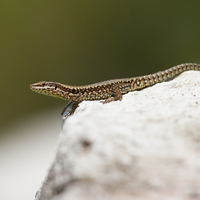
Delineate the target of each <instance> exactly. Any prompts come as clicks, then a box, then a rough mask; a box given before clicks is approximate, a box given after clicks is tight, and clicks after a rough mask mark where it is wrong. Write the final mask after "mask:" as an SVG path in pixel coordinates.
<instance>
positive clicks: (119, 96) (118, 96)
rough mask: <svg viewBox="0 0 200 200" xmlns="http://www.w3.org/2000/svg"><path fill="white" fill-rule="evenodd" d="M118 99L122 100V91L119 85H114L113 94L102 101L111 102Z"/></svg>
mask: <svg viewBox="0 0 200 200" xmlns="http://www.w3.org/2000/svg"><path fill="white" fill-rule="evenodd" d="M118 100H119V101H121V100H122V93H121V91H120V90H119V88H118V87H117V86H114V87H113V96H112V97H109V98H107V99H105V100H103V101H101V103H103V104H105V103H109V102H111V101H118Z"/></svg>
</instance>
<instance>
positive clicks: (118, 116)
mask: <svg viewBox="0 0 200 200" xmlns="http://www.w3.org/2000/svg"><path fill="white" fill-rule="evenodd" d="M36 199H37V200H79V199H80V200H102V199H104V200H107V199H109V200H122V199H123V200H130V199H136V200H143V199H145V200H151V199H170V200H171V199H173V200H176V199H180V200H185V199H195V200H196V199H200V72H194V71H189V72H185V73H183V74H181V75H180V76H179V77H177V78H175V79H174V80H171V81H169V82H162V83H160V84H156V85H154V86H152V87H149V88H146V89H143V90H141V91H134V92H131V93H128V94H127V95H124V96H123V99H122V101H116V102H111V103H108V104H101V103H100V102H99V101H93V102H82V103H81V104H80V106H79V108H78V109H77V110H76V112H75V114H74V115H73V116H71V117H69V118H68V119H67V120H66V121H65V123H64V126H63V132H62V133H61V134H60V138H59V145H58V151H57V155H56V158H55V161H54V163H53V164H52V166H51V169H50V171H49V173H48V176H47V177H46V179H45V181H44V183H43V185H42V187H41V189H40V191H39V192H38V195H37V197H36Z"/></svg>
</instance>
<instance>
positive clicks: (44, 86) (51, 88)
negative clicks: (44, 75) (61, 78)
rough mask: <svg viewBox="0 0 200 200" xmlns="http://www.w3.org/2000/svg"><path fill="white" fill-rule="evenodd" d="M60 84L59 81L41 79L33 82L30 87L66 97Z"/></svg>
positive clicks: (54, 95) (41, 92) (53, 95)
mask: <svg viewBox="0 0 200 200" xmlns="http://www.w3.org/2000/svg"><path fill="white" fill-rule="evenodd" d="M58 86H59V83H55V82H46V81H41V82H38V83H34V84H31V85H30V89H31V90H32V91H34V92H37V93H40V94H44V95H48V96H52V97H57V98H61V99H65V97H64V93H63V91H62V90H60V88H59V87H58Z"/></svg>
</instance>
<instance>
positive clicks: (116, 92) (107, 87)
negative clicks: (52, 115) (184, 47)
mask: <svg viewBox="0 0 200 200" xmlns="http://www.w3.org/2000/svg"><path fill="white" fill-rule="evenodd" d="M189 70H196V71H200V65H199V64H195V63H186V64H181V65H177V66H174V67H172V68H170V69H167V70H165V71H161V72H157V73H154V74H150V75H145V76H139V77H133V78H124V79H114V80H109V81H103V82H99V83H94V84H90V85H84V86H70V85H65V84H61V83H57V82H46V81H41V82H38V83H34V84H32V85H30V88H31V90H33V91H35V92H38V93H41V94H45V95H49V96H53V97H57V98H61V99H64V100H67V101H69V102H72V103H70V110H69V111H68V114H67V115H71V114H72V113H73V112H74V111H75V109H76V108H77V107H78V104H79V103H80V102H82V101H84V100H86V101H93V100H104V101H103V103H109V102H111V101H116V100H121V99H122V95H123V94H126V93H128V92H132V91H134V90H138V89H142V88H145V87H148V86H151V85H154V84H156V83H159V82H162V81H164V80H167V79H169V78H173V77H175V76H177V75H179V74H181V73H182V72H184V71H189ZM68 105H69V104H67V106H65V108H64V110H63V112H62V114H63V113H64V111H65V109H66V108H68Z"/></svg>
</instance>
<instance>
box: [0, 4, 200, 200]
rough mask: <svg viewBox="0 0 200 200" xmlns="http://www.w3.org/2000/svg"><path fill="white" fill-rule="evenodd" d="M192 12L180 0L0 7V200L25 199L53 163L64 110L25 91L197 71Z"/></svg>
mask: <svg viewBox="0 0 200 200" xmlns="http://www.w3.org/2000/svg"><path fill="white" fill-rule="evenodd" d="M199 9H200V1H188V0H186V1H181V0H176V1H167V0H163V1H158V0H152V1H148V0H142V1H134V0H125V1H110V0H106V1H104V0H102V1H88V0H86V1H37V0H36V1H29V0H26V1H22V0H19V1H14V0H10V1H6V0H1V2H0V67H1V78H0V86H1V103H0V109H1V115H0V117H1V120H0V160H1V161H0V162H1V167H0V169H1V170H0V171H1V172H0V173H2V174H0V177H4V178H1V180H0V188H4V189H2V191H1V190H0V198H1V197H4V199H7V200H9V199H13V198H18V199H22V200H23V199H33V198H34V195H35V192H36V190H37V189H38V188H39V186H40V184H41V181H43V179H44V176H45V173H46V171H47V169H48V167H49V165H50V163H51V160H52V159H53V156H54V149H55V146H56V141H57V137H58V134H59V132H60V124H61V116H60V112H61V110H62V107H64V105H65V103H66V102H65V101H63V100H60V99H56V98H50V97H47V96H43V95H39V94H36V93H34V92H32V91H30V89H29V85H30V84H31V83H35V82H38V81H42V80H45V81H57V82H61V83H65V84H68V85H84V84H90V83H95V82H98V81H104V80H108V79H114V78H126V77H133V76H139V75H145V74H149V73H154V72H157V71H160V70H164V69H167V68H169V67H172V66H174V65H177V64H181V63H186V62H196V63H200V16H199ZM16 166H17V167H16ZM13 174H15V176H13ZM2 175H3V176H2ZM19 179H20V180H19ZM19 181H20V184H19ZM11 183H12V184H11ZM11 191H13V192H11Z"/></svg>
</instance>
